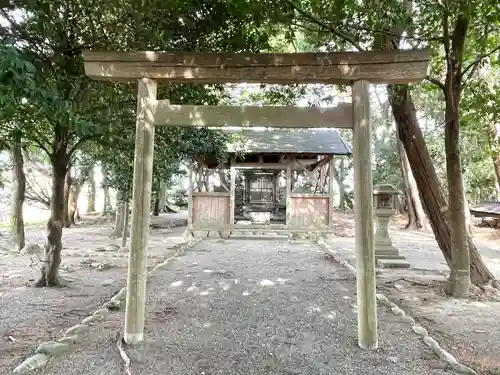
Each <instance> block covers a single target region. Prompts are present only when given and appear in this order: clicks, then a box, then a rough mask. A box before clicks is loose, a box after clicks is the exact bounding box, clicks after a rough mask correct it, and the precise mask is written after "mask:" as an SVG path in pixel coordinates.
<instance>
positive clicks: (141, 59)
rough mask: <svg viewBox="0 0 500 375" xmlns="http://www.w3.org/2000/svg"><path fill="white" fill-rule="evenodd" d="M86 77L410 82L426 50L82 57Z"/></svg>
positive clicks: (423, 69)
mask: <svg viewBox="0 0 500 375" xmlns="http://www.w3.org/2000/svg"><path fill="white" fill-rule="evenodd" d="M83 57H84V60H85V74H86V75H88V76H89V77H91V78H93V79H99V80H109V81H118V80H133V79H139V78H151V79H155V80H167V81H169V82H171V83H204V84H220V83H240V82H248V83H273V84H292V83H323V84H348V85H350V84H352V83H353V82H354V81H358V80H366V81H369V82H371V83H387V84H389V83H394V84H398V83H409V82H418V81H421V80H422V79H423V78H424V77H425V76H426V73H427V67H428V64H429V52H428V50H405V51H381V52H378V51H369V52H330V53H272V54H271V53H258V54H250V53H237V54H222V53H170V52H147V51H145V52H94V51H86V52H84V53H83Z"/></svg>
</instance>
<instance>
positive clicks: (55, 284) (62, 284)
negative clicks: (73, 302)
mask: <svg viewBox="0 0 500 375" xmlns="http://www.w3.org/2000/svg"><path fill="white" fill-rule="evenodd" d="M33 287H35V288H46V287H48V288H67V287H68V283H67V282H66V281H65V280H63V279H62V278H61V277H56V278H55V279H51V280H47V277H46V276H45V275H42V276H40V278H39V279H38V280H37V281H36V282H35V283H34V284H33Z"/></svg>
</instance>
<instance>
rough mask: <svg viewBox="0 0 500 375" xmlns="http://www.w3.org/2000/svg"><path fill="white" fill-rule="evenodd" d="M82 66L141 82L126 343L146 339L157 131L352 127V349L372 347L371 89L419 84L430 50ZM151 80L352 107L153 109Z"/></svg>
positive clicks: (109, 55)
mask: <svg viewBox="0 0 500 375" xmlns="http://www.w3.org/2000/svg"><path fill="white" fill-rule="evenodd" d="M83 57H84V61H85V73H86V74H87V75H88V76H89V77H91V78H93V79H98V80H107V81H130V80H138V82H139V86H138V93H137V122H136V138H135V158H134V179H133V184H134V186H133V194H132V222H131V241H130V242H131V244H130V258H129V266H128V278H127V301H126V312H125V329H124V339H125V342H126V343H128V344H136V343H138V342H140V341H142V340H143V338H144V315H145V295H146V274H147V273H146V248H147V244H148V234H149V218H150V208H151V207H150V205H151V185H152V177H153V176H152V174H153V148H154V128H155V126H168V125H171V126H219V127H222V126H229V125H231V126H235V125H237V124H240V125H241V126H249V127H251V126H262V125H265V126H270V127H290V128H303V127H351V124H352V128H353V148H352V149H353V161H354V180H355V187H354V213H355V247H356V266H357V267H356V269H357V302H358V344H359V346H360V347H361V348H363V349H376V348H377V347H378V335H377V302H376V279H375V253H374V248H373V224H372V211H373V204H372V170H371V165H372V148H371V142H372V140H371V139H372V130H371V124H370V100H369V85H370V83H382V84H404V83H410V82H419V81H421V80H423V79H424V78H425V76H426V74H427V67H428V64H429V53H428V51H427V50H406V51H386V52H375V51H371V52H336V53H281V54H249V53H237V54H220V53H217V54H206V53H203V54H201V53H168V52H93V51H86V52H84V54H83ZM157 81H166V82H168V83H172V84H183V83H195V84H224V83H239V82H246V83H270V84H293V83H322V84H342V85H351V86H352V105H348V106H345V105H342V106H338V107H334V108H296V107H290V108H289V107H272V106H268V107H250V106H241V107H229V106H190V105H171V104H170V102H169V101H168V100H157V97H156V93H157ZM351 119H352V122H351V121H349V120H351Z"/></svg>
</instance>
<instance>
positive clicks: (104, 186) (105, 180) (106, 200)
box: [101, 163, 119, 235]
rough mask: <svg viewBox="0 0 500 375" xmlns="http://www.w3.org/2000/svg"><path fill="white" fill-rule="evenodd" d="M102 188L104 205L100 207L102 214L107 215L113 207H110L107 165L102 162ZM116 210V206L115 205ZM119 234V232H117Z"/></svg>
mask: <svg viewBox="0 0 500 375" xmlns="http://www.w3.org/2000/svg"><path fill="white" fill-rule="evenodd" d="M101 170H102V179H103V180H102V189H103V192H104V205H103V207H102V216H108V215H109V214H110V213H111V211H113V208H112V207H111V196H110V195H109V176H108V173H109V172H108V167H107V165H106V164H104V163H102V165H101ZM117 210H118V207H117ZM118 235H119V234H118Z"/></svg>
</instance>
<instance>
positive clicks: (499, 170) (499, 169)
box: [493, 154, 500, 196]
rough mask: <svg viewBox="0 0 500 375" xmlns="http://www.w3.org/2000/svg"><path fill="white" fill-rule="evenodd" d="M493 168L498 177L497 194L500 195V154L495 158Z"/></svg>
mask: <svg viewBox="0 0 500 375" xmlns="http://www.w3.org/2000/svg"><path fill="white" fill-rule="evenodd" d="M493 167H494V168H495V175H496V176H497V185H498V186H497V192H498V193H500V154H498V155H495V156H493ZM497 196H498V194H497Z"/></svg>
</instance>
